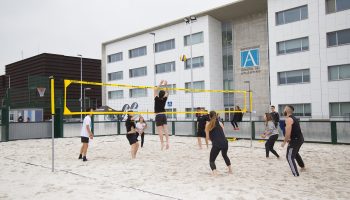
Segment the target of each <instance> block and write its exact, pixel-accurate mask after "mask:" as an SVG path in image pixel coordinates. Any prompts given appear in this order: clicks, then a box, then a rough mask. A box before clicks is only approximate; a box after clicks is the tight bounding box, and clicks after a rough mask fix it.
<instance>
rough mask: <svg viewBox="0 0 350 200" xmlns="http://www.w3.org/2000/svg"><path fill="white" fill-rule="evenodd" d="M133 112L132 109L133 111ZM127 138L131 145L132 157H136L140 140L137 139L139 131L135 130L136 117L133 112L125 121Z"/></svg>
mask: <svg viewBox="0 0 350 200" xmlns="http://www.w3.org/2000/svg"><path fill="white" fill-rule="evenodd" d="M131 112H132V111H131ZM125 128H126V132H127V133H126V138H127V139H128V141H129V144H130V146H131V158H132V159H135V158H136V153H137V150H138V149H139V141H138V140H137V136H138V135H137V132H136V130H135V128H136V126H135V119H134V117H133V115H132V114H131V113H128V117H127V119H126V121H125Z"/></svg>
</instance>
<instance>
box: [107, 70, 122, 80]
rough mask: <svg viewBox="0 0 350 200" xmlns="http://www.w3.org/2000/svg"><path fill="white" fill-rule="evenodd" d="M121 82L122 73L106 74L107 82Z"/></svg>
mask: <svg viewBox="0 0 350 200" xmlns="http://www.w3.org/2000/svg"><path fill="white" fill-rule="evenodd" d="M115 80H123V71H119V72H112V73H108V81H115Z"/></svg>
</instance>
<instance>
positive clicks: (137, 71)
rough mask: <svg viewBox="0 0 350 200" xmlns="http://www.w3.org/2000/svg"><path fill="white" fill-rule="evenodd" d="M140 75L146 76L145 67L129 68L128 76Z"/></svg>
mask: <svg viewBox="0 0 350 200" xmlns="http://www.w3.org/2000/svg"><path fill="white" fill-rule="evenodd" d="M140 76H147V67H139V68H134V69H129V77H130V78H134V77H140Z"/></svg>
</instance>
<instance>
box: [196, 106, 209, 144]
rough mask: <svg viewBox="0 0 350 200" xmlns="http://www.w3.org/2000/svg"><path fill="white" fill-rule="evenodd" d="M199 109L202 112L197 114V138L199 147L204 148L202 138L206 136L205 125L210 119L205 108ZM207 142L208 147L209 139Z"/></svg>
mask: <svg viewBox="0 0 350 200" xmlns="http://www.w3.org/2000/svg"><path fill="white" fill-rule="evenodd" d="M197 111H199V112H200V113H198V115H197V139H198V146H199V149H202V139H201V138H205V125H206V124H207V122H208V121H209V115H208V113H207V112H206V113H205V110H204V108H200V109H198V110H197ZM205 143H206V145H207V148H208V141H205Z"/></svg>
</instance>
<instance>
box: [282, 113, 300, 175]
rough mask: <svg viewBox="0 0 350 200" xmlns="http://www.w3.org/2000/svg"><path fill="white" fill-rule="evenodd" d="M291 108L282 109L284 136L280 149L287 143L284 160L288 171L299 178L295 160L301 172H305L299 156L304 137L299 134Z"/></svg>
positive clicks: (297, 124) (297, 122)
mask: <svg viewBox="0 0 350 200" xmlns="http://www.w3.org/2000/svg"><path fill="white" fill-rule="evenodd" d="M293 112H294V108H293V106H286V107H285V108H284V115H285V116H286V135H285V138H284V141H283V143H282V145H281V146H282V147H284V145H285V144H286V143H287V142H288V148H287V153H286V158H287V161H288V164H289V166H290V169H291V170H292V173H293V175H294V176H299V172H298V167H297V166H296V164H295V160H296V161H297V163H298V165H299V166H300V167H301V169H302V170H305V164H304V161H303V159H302V158H301V156H300V154H299V150H300V147H301V145H302V144H303V143H304V136H303V133H302V132H301V129H300V125H299V121H298V120H297V119H296V118H295V117H294V116H293Z"/></svg>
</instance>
